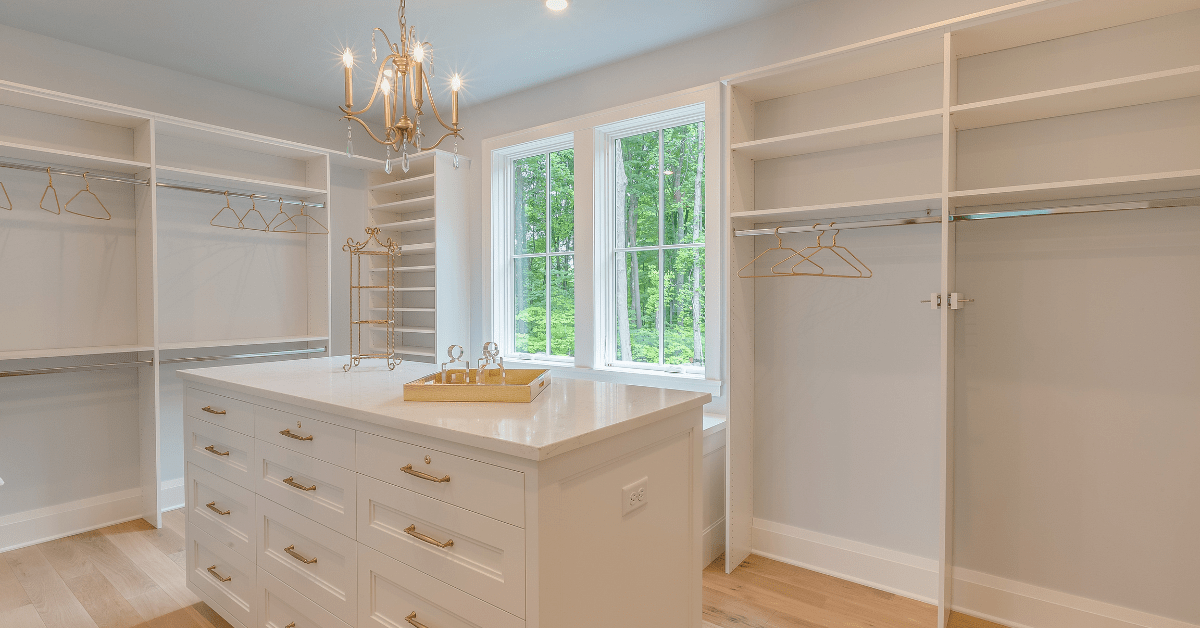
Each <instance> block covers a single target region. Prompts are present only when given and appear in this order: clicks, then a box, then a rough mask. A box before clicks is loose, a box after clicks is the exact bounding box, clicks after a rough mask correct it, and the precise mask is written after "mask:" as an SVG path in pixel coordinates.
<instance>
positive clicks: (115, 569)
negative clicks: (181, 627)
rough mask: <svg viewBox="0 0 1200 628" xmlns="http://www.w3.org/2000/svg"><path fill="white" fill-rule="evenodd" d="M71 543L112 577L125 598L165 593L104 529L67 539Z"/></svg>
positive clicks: (106, 575)
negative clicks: (154, 592) (157, 592)
mask: <svg viewBox="0 0 1200 628" xmlns="http://www.w3.org/2000/svg"><path fill="white" fill-rule="evenodd" d="M67 540H69V541H70V542H71V543H73V544H74V545H75V547H76V548H78V550H79V551H80V552H81V553H82V554H83V555H84V557H86V559H87V561H88V562H89V563H90V564H92V565H95V567H96V568H97V569H99V570H100V573H102V574H104V577H105V578H108V581H109V582H111V583H112V585H113V586H114V587H116V588H117V591H120V592H121V595H122V596H124V597H125V599H131V598H135V597H138V596H140V595H145V594H148V593H151V592H153V591H156V590H161V589H159V586H158V585H157V584H155V583H154V581H153V580H151V579H150V577H149V576H147V575H146V573H145V572H144V571H142V570H141V568H140V567H138V566H137V565H136V564H135V563H134V562H133V560H132V559H131V558H130V557H129V556H128V555H126V554H125V552H122V551H121V550H120V548H118V547H117V546H116V545H114V544H113V542H112V541H111V540H109V538H108V537H107V536H105V535H104V532H103V530H95V531H92V532H85V533H83V534H76V535H75V536H71V537H67Z"/></svg>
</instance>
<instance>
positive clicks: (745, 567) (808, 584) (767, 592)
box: [704, 555, 1005, 628]
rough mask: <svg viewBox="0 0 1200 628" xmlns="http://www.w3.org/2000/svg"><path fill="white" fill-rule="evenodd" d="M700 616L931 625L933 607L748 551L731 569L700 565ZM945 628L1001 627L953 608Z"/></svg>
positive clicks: (730, 625)
mask: <svg viewBox="0 0 1200 628" xmlns="http://www.w3.org/2000/svg"><path fill="white" fill-rule="evenodd" d="M704 621H705V622H707V623H708V624H709V625H710V626H716V627H717V628H868V627H869V628H885V627H886V628H936V626H937V607H936V606H932V605H930V604H925V603H924V602H918V601H916V600H910V599H908V598H906V597H901V596H899V595H893V594H891V593H885V592H883V591H880V590H878V589H872V588H870V587H865V586H862V585H860V584H854V583H853V582H847V581H846V580H841V579H838V578H834V577H832V576H826V575H824V574H820V573H817V572H815V571H809V570H807V569H801V568H800V567H793V566H792V565H787V564H784V563H781V562H777V561H774V560H770V559H767V558H763V557H761V556H753V555H752V556H750V558H747V559H746V560H745V561H744V562H743V563H742V564H741V565H740V566H739V567H738V568H737V569H736V570H735V571H734V572H733V573H731V574H726V573H725V557H724V556H722V557H720V558H718V559H717V560H715V561H713V563H712V564H711V565H709V566H708V568H707V569H705V570H704ZM950 626H951V628H1005V627H1004V626H1001V625H999V624H993V623H991V622H988V621H983V620H982V619H976V618H974V617H971V616H968V615H962V614H960V613H954V614H953V615H951V618H950Z"/></svg>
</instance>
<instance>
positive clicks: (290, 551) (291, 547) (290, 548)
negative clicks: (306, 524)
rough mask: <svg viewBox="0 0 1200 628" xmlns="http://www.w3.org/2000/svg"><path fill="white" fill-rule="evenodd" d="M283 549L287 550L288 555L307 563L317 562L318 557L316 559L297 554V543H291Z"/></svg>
mask: <svg viewBox="0 0 1200 628" xmlns="http://www.w3.org/2000/svg"><path fill="white" fill-rule="evenodd" d="M283 551H285V552H287V553H288V556H291V557H292V558H295V559H296V560H298V561H300V562H302V563H304V564H305V565H313V564H316V562H317V559H315V558H305V557H303V556H301V555H300V554H297V553H296V546H295V544H293V545H289V546H287V547H285V548H283Z"/></svg>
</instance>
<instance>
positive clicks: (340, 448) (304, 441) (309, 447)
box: [254, 408, 354, 469]
mask: <svg viewBox="0 0 1200 628" xmlns="http://www.w3.org/2000/svg"><path fill="white" fill-rule="evenodd" d="M254 435H255V437H256V438H258V439H259V440H262V441H266V442H268V443H271V444H273V445H278V446H280V447H283V448H284V449H290V450H292V451H298V452H300V453H302V454H308V455H310V456H312V457H314V458H317V459H318V460H324V461H325V462H332V463H333V464H336V465H338V466H339V467H345V468H347V469H353V468H354V430H352V429H350V428H346V427H340V426H337V425H333V424H330V423H323V422H321V421H318V420H316V419H310V418H308V417H302V416H297V415H295V414H289V413H287V412H280V411H279V410H275V409H273V408H258V409H257V411H256V414H255V418H254Z"/></svg>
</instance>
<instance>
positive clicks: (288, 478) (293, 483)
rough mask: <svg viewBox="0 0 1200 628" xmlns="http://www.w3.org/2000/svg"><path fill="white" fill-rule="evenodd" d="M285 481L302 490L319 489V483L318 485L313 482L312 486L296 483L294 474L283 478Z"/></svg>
mask: <svg viewBox="0 0 1200 628" xmlns="http://www.w3.org/2000/svg"><path fill="white" fill-rule="evenodd" d="M283 483H284V484H287V485H288V486H294V487H296V488H298V489H300V490H302V491H315V490H317V485H316V484H313V485H312V486H305V485H303V484H296V480H294V479H292V476H290V475H289V476H288V477H286V478H283Z"/></svg>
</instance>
